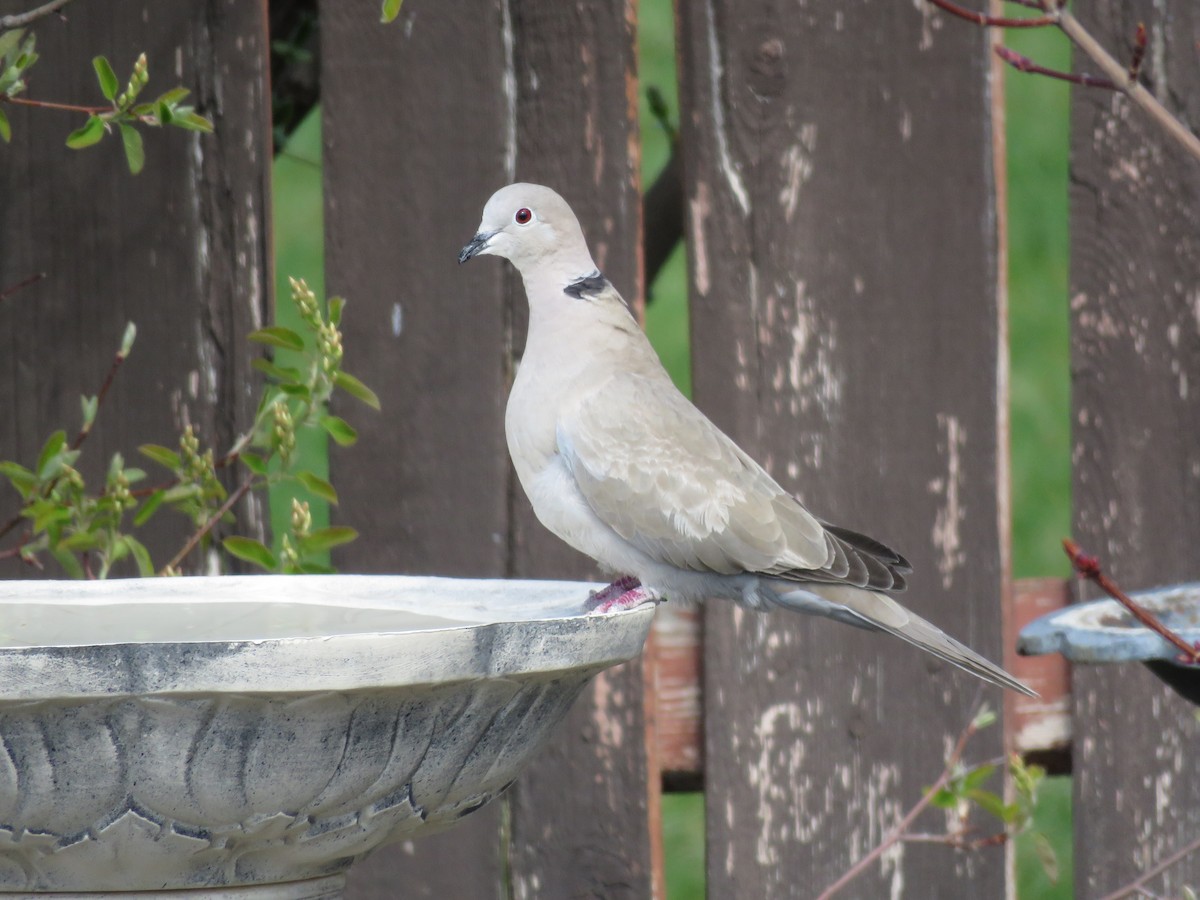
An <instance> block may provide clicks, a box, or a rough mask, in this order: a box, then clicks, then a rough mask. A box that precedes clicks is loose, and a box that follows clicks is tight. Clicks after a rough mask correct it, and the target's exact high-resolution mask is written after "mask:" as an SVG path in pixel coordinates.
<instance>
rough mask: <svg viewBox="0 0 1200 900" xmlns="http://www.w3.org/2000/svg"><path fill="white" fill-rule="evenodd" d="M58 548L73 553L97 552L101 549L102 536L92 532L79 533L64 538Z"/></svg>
mask: <svg viewBox="0 0 1200 900" xmlns="http://www.w3.org/2000/svg"><path fill="white" fill-rule="evenodd" d="M56 546H57V547H58V548H59V549H60V550H69V551H71V552H72V553H83V552H84V551H85V550H96V549H98V548H99V547H100V535H98V534H94V533H92V532H90V531H77V532H75V533H74V534H72V535H70V536H69V537H65V538H63V539H62V540H61V541H59V542H58V544H57V545H56Z"/></svg>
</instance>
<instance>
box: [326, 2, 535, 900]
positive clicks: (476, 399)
mask: <svg viewBox="0 0 1200 900" xmlns="http://www.w3.org/2000/svg"><path fill="white" fill-rule="evenodd" d="M503 27H504V26H503V17H502V15H501V8H500V4H499V3H487V4H480V3H476V2H471V0H447V2H443V0H439V2H436V3H430V2H425V0H419V2H410V3H407V4H405V6H404V9H403V13H402V15H401V17H400V18H399V20H397V21H396V22H395V23H393V24H392V25H390V26H384V25H382V24H380V22H379V5H378V3H375V2H373V0H359V2H354V3H325V4H322V6H321V43H322V48H321V49H322V53H321V56H322V59H321V63H322V101H323V102H322V111H323V120H324V138H323V140H324V152H325V170H324V171H325V196H326V218H325V234H326V283H327V286H328V291H329V292H330V293H338V294H343V295H345V296H346V297H347V298H348V304H347V308H346V317H345V323H344V324H345V329H344V330H345V343H346V352H347V356H348V359H352V360H353V361H354V362H353V365H352V366H350V365H349V364H348V368H351V370H352V371H354V372H355V374H357V375H358V376H359V377H361V378H362V379H363V380H364V381H366V382H367V383H368V384H370V385H371V386H372V387H373V388H374V389H375V390H376V391H377V392H378V393H379V396H380V398H381V399H382V402H383V412H382V414H381V415H379V416H364V415H359V416H356V418H355V421H356V423H357V425H358V428H359V436H360V437H359V442H358V444H357V445H356V446H355V447H353V448H352V450H350V451H348V452H337V451H334V452H332V453H331V459H330V467H331V470H332V474H333V478H334V481H335V483H336V484H337V486H338V492H339V495H340V499H341V505H340V507H339V508H338V510H337V513H336V514H337V517H338V519H339V520H340V521H343V522H346V523H352V524H353V525H354V526H355V527H356V528H358V529H359V531H360V533H361V535H362V536H361V537H360V539H359V540H357V541H355V542H354V543H353V544H350V545H349V546H348V547H346V548H345V550H344V552H342V553H340V554H339V558H338V566H339V568H340V569H341V570H342V571H348V572H410V573H436V574H442V575H463V576H502V575H504V574H506V571H507V565H508V554H509V511H508V503H509V485H508V478H509V473H508V462H507V454H506V450H505V447H504V435H503V420H502V416H503V409H504V393H505V385H504V381H505V377H506V359H505V353H506V344H505V325H506V322H507V305H506V304H507V299H506V293H505V289H504V280H503V276H502V272H501V269H500V267H499V265H494V266H492V265H488V264H487V262H486V261H485V262H483V263H476V264H475V265H470V266H462V267H459V266H458V265H457V263H456V256H457V252H458V250H459V248H461V247H462V245H463V244H464V243H466V241H467V240H468V239H469V238H470V237H471V235H472V234H473V233H474V230H475V226H476V225H477V224H478V222H479V214H480V211H481V210H482V208H483V201H484V200H485V199H487V197H488V195H489V194H490V193H491V192H492V191H493V190H494V189H495V188H496V187H498V186H500V185H501V184H503V183H504V182H505V181H507V180H509V179H508V178H507V176H506V173H505V155H506V153H507V152H510V151H509V143H510V142H511V139H510V138H509V137H508V136H507V135H506V128H507V121H508V116H509V111H508V108H507V104H506V101H505V98H504V95H503V92H502V89H501V85H502V80H503V72H504V66H505V54H504V42H503V37H502V32H503ZM448 60H455V61H456V62H455V63H454V64H449V63H448ZM500 814H501V804H499V803H496V804H493V805H492V806H491V807H489V808H488V809H485V810H482V811H480V812H478V813H475V814H474V816H473V817H472V819H473V820H472V821H470V822H464V823H463V824H462V826H461V827H460V828H457V829H455V830H454V831H453V832H449V833H446V834H442V835H436V836H434V837H431V838H426V839H423V840H422V841H421V842H420V843H419V844H416V845H412V844H398V845H393V846H387V847H384V848H382V849H381V850H380V851H379V852H378V853H377V854H375V856H374V857H372V858H371V859H370V860H368V861H367V862H365V863H362V864H361V865H360V866H358V867H357V868H356V870H355V872H354V873H353V875H352V876H351V885H350V890H349V891H348V894H347V896H348V897H349V898H354V900H365V898H379V900H385V898H386V900H391V898H393V897H397V896H401V895H403V896H415V897H462V898H464V900H474V898H487V897H496V896H499V894H500V891H501V879H502V869H501V843H500V830H499V826H500V818H501V815H500Z"/></svg>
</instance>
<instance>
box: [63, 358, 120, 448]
mask: <svg viewBox="0 0 1200 900" xmlns="http://www.w3.org/2000/svg"><path fill="white" fill-rule="evenodd" d="M124 362H125V354H124V353H123V352H122V351H120V350H118V351H117V353H116V355H115V356H114V357H113V361H112V365H110V366H109V367H108V374H107V375H105V376H104V383H103V384H101V385H100V390H99V392H98V393H97V394H96V416H98V415H99V414H100V407H101V406H103V405H104V398H105V397H107V396H108V390H109V388H111V387H112V385H113V381H114V380H115V379H116V377H117V372H118V370H120V368H121V365H122V364H123V363H124ZM95 421H96V417H95V416H93V417H92V421H91V422H88V423H87V424H86V425H84V426H83V427H82V428H80V429H79V431H78V433H77V434H76V435H75V438H74V440H72V441H71V449H72V450H78V449H79V448H80V447H81V446H82V445H83V442H84V441H86V440H87V438H88V435H89V434H91V433H92V423H94V422H95Z"/></svg>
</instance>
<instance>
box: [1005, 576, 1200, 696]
mask: <svg viewBox="0 0 1200 900" xmlns="http://www.w3.org/2000/svg"><path fill="white" fill-rule="evenodd" d="M1130 597H1131V598H1132V599H1133V600H1134V602H1136V603H1137V604H1139V605H1140V606H1144V607H1145V608H1146V609H1148V610H1149V611H1150V612H1151V613H1153V614H1154V616H1155V617H1156V618H1158V619H1159V621H1161V622H1162V623H1163V624H1164V625H1166V626H1167V627H1168V628H1170V629H1171V630H1172V631H1174V632H1175V633H1176V634H1178V635H1179V636H1180V637H1181V638H1183V639H1184V640H1185V641H1188V642H1189V643H1192V642H1195V641H1198V640H1200V583H1195V584H1180V585H1173V586H1171V587H1166V588H1157V589H1154V590H1149V591H1142V592H1140V593H1136V594H1131V595H1130ZM1017 652H1018V653H1022V654H1025V655H1027V656H1037V655H1040V654H1042V653H1061V654H1062V655H1063V656H1065V657H1066V658H1067V659H1069V660H1070V661H1071V662H1073V663H1117V662H1141V663H1145V665H1146V667H1147V668H1148V669H1150V671H1151V672H1153V673H1154V674H1155V675H1157V676H1158V677H1159V678H1161V679H1162V680H1163V681H1165V682H1166V683H1167V684H1169V685H1170V686H1171V687H1172V688H1174V689H1175V691H1176V692H1177V693H1178V694H1179V695H1180V696H1182V697H1184V698H1186V699H1188V700H1190V701H1191V702H1192V703H1196V704H1200V666H1192V665H1183V664H1180V663H1179V662H1177V661H1176V660H1177V657H1178V656H1179V649H1178V648H1176V647H1174V646H1172V645H1171V644H1170V643H1169V642H1168V641H1165V640H1163V638H1161V637H1159V636H1158V635H1157V634H1155V633H1154V632H1153V631H1151V630H1150V629H1149V628H1146V627H1145V626H1143V625H1142V624H1141V623H1140V622H1138V621H1137V620H1136V619H1135V618H1134V617H1133V616H1132V615H1130V614H1129V612H1128V610H1126V609H1125V607H1123V606H1121V604H1119V603H1118V602H1117V601H1116V600H1096V601H1094V602H1092V603H1079V604H1076V605H1074V606H1068V607H1066V608H1065V609H1060V610H1058V611H1056V612H1052V613H1049V614H1048V615H1045V616H1042V617H1041V618H1040V619H1035V620H1034V621H1032V622H1030V623H1029V624H1028V625H1026V626H1025V627H1024V628H1023V629H1021V636H1020V638H1019V639H1018V641H1017Z"/></svg>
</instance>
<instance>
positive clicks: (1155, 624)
mask: <svg viewBox="0 0 1200 900" xmlns="http://www.w3.org/2000/svg"><path fill="white" fill-rule="evenodd" d="M1063 549H1064V550H1065V551H1066V553H1067V558H1068V559H1070V560H1071V565H1072V566H1074V567H1075V571H1076V572H1078V573H1079V575H1080V577H1082V578H1086V579H1088V580H1089V581H1092V582H1095V583H1096V585H1098V586H1099V588H1100V590H1102V591H1104V593H1106V594H1108V596H1110V597H1112V598H1113V599H1114V600H1116V601H1117V602H1118V603H1120V604H1121V605H1122V606H1124V607H1125V608H1126V609H1127V610H1129V611H1130V612H1131V613H1133V616H1134V618H1136V619H1137V620H1138V621H1139V622H1141V623H1142V624H1143V625H1145V626H1146V627H1147V628H1149V629H1150V630H1151V631H1153V632H1155V633H1156V634H1158V635H1159V636H1160V637H1162V639H1163V640H1165V641H1169V642H1170V643H1172V644H1174V645H1175V646H1176V647H1177V648H1179V649H1180V650H1182V651H1183V653H1182V655H1181V656H1180V658H1179V661H1180V662H1183V663H1188V664H1190V665H1198V664H1200V645H1192V644H1189V643H1188V642H1187V641H1185V640H1184V639H1183V638H1181V637H1180V636H1179V635H1177V634H1176V633H1175V632H1174V631H1172V630H1171V629H1170V628H1168V627H1167V626H1166V625H1164V624H1163V623H1162V622H1160V621H1159V620H1158V619H1157V618H1156V617H1155V616H1154V615H1153V614H1152V613H1151V612H1150V611H1149V610H1147V609H1146V608H1145V607H1144V606H1140V605H1139V604H1137V603H1135V602H1134V601H1133V600H1132V599H1130V597H1129V595H1128V594H1126V593H1125V592H1124V591H1123V590H1121V588H1120V587H1119V586H1118V585H1117V583H1116V582H1115V581H1113V580H1112V579H1111V578H1109V577H1108V576H1107V575H1105V574H1104V571H1103V570H1102V569H1101V568H1100V560H1099V559H1097V558H1096V557H1095V556H1089V555H1088V554H1086V553H1084V552H1083V551H1082V550H1081V549H1080V548H1079V545H1078V544H1076V543H1075V542H1074V541H1073V540H1071V539H1070V538H1063Z"/></svg>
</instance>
